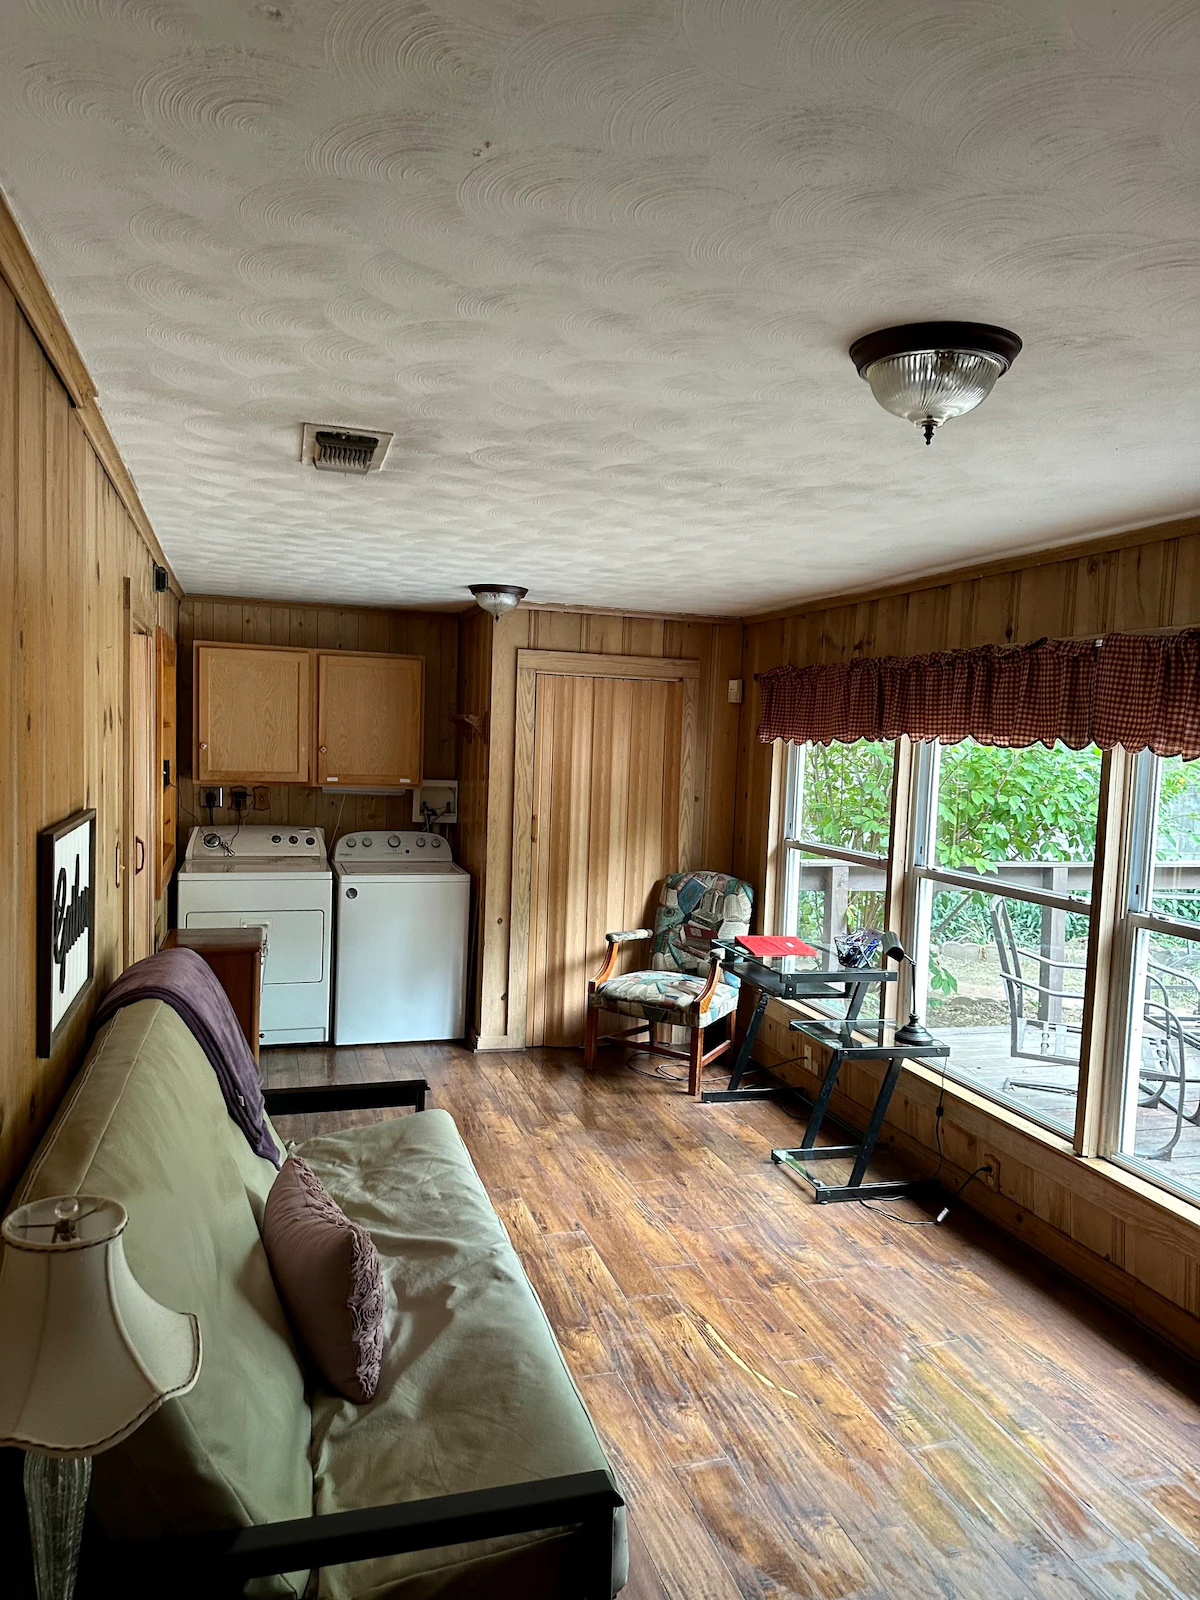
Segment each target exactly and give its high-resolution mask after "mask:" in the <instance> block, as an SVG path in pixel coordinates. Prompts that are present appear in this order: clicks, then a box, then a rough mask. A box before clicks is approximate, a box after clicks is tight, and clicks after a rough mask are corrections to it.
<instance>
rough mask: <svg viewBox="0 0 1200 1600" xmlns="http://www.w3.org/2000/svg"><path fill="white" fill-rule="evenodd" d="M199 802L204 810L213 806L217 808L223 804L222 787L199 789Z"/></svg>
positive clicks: (223, 793) (223, 792)
mask: <svg viewBox="0 0 1200 1600" xmlns="http://www.w3.org/2000/svg"><path fill="white" fill-rule="evenodd" d="M200 804H201V805H202V806H203V807H204V809H205V810H206V811H211V810H213V808H214V807H215V808H217V809H219V808H220V807H221V806H223V805H224V804H225V791H224V789H201V791H200Z"/></svg>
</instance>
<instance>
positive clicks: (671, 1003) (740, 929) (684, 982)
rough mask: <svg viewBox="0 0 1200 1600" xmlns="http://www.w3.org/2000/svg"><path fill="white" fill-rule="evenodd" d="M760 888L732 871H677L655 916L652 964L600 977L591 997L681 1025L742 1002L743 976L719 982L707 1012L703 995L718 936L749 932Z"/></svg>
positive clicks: (626, 1012) (700, 1023) (608, 1007)
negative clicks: (604, 979) (602, 980)
mask: <svg viewBox="0 0 1200 1600" xmlns="http://www.w3.org/2000/svg"><path fill="white" fill-rule="evenodd" d="M753 907H754V891H753V889H752V888H751V887H750V885H749V884H748V883H743V882H742V880H741V879H740V878H735V877H733V876H731V874H729V873H727V872H672V873H670V874H669V875H668V876H667V878H666V879H665V881H664V883H663V887H662V893H661V895H660V896H659V901H658V913H657V915H656V917H655V919H654V942H653V944H652V946H651V955H650V965H651V969H652V970H651V971H649V972H627V973H624V974H623V975H622V976H620V977H616V978H610V979H609V980H608V982H607V983H602V984H601V985H600V986H599V988H598V989H597V990H596V992H595V993H594V994H593V995H591V996H590V997H589V1004H590V1005H592V1006H597V1007H600V1008H602V1009H603V1010H605V1011H616V1012H618V1013H620V1014H621V1015H623V1016H627V1017H645V1018H646V1020H647V1021H649V1022H665V1023H673V1024H674V1025H676V1026H677V1027H693V1028H695V1027H707V1026H708V1024H709V1023H710V1022H716V1021H718V1020H719V1019H720V1018H721V1017H725V1016H728V1014H729V1013H730V1012H731V1011H732V1010H733V1008H734V1007H735V1006H736V1005H737V991H738V980H737V979H736V978H734V977H730V976H725V977H723V978H722V980H721V982H720V983H718V984H717V987H716V989H715V990H714V991H713V995H712V998H711V999H710V1000H709V1003H708V1009H707V1010H706V1011H705V1013H704V1015H703V1017H701V1015H700V1010H699V1006H698V1004H697V1002H698V1001H699V998H700V994H701V991H702V990H703V989H704V986H705V984H706V983H707V981H708V974H709V969H710V967H711V965H712V945H713V940H714V939H718V938H719V939H730V940H732V939H736V938H737V936H738V934H740V933H749V931H750V917H751V913H752V911H753Z"/></svg>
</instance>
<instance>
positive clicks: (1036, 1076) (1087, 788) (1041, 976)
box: [913, 739, 1101, 1134]
mask: <svg viewBox="0 0 1200 1600" xmlns="http://www.w3.org/2000/svg"><path fill="white" fill-rule="evenodd" d="M917 771H918V784H917V815H916V818H915V821H916V827H917V834H916V849H915V852H914V854H915V862H916V865H915V872H914V877H915V883H914V885H913V890H914V892H915V918H914V922H915V929H916V938H915V946H916V954H917V963H918V964H917V988H918V992H917V997H916V999H917V1006H918V1009H921V1010H923V1012H924V1014H925V1017H926V1020H927V1022H928V1025H929V1027H930V1028H931V1029H932V1031H933V1032H934V1033H935V1034H936V1035H937V1036H938V1037H939V1038H941V1039H944V1040H945V1042H946V1043H947V1044H949V1045H950V1047H951V1056H950V1062H949V1065H948V1068H947V1071H948V1073H949V1075H950V1076H952V1077H956V1078H958V1079H960V1080H961V1081H963V1082H965V1083H967V1084H969V1085H970V1086H971V1087H972V1088H974V1089H977V1090H978V1091H979V1092H980V1093H982V1094H986V1095H988V1096H990V1097H991V1098H993V1099H996V1100H1000V1101H1002V1102H1005V1103H1007V1104H1009V1105H1011V1106H1013V1107H1014V1108H1015V1109H1018V1110H1020V1111H1022V1112H1023V1113H1024V1114H1025V1115H1027V1116H1029V1117H1032V1118H1033V1119H1035V1120H1036V1121H1039V1122H1042V1123H1045V1124H1047V1125H1049V1126H1051V1127H1053V1128H1055V1129H1057V1130H1058V1131H1060V1132H1065V1133H1067V1134H1070V1133H1072V1132H1073V1130H1074V1127H1075V1112H1076V1100H1077V1096H1078V1087H1079V1046H1080V1039H1081V1036H1082V1027H1083V1006H1084V986H1085V977H1086V970H1087V946H1088V929H1089V921H1090V915H1091V895H1092V868H1093V863H1094V860H1095V852H1096V819H1097V814H1098V810H1099V801H1100V774H1101V754H1100V751H1099V750H1097V749H1095V748H1091V749H1086V750H1079V751H1075V750H1069V749H1068V748H1067V747H1066V746H1065V745H1061V744H1058V745H1055V746H1054V747H1053V748H1052V749H1049V750H1048V749H1046V748H1045V747H1044V746H1042V745H1032V746H1030V747H1029V748H1027V749H1022V750H1009V749H1001V748H997V747H995V746H990V745H982V744H977V743H976V742H975V741H974V740H973V739H967V740H964V741H963V742H962V743H961V744H956V745H948V746H944V747H943V746H940V745H935V744H927V745H923V746H920V747H919V749H918V765H917Z"/></svg>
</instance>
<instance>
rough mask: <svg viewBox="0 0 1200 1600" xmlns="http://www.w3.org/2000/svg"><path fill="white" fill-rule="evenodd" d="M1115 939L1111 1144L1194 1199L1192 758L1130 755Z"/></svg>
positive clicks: (1198, 900) (1197, 1002)
mask: <svg viewBox="0 0 1200 1600" xmlns="http://www.w3.org/2000/svg"><path fill="white" fill-rule="evenodd" d="M1129 831H1130V844H1129V873H1128V880H1129V882H1128V900H1127V906H1126V910H1125V917H1124V925H1123V928H1122V939H1121V943H1122V945H1123V948H1124V951H1125V960H1126V967H1127V970H1128V974H1129V984H1128V990H1127V993H1128V1013H1127V1017H1126V1030H1125V1049H1124V1052H1123V1058H1124V1060H1123V1065H1124V1071H1123V1074H1122V1082H1121V1103H1120V1109H1119V1113H1118V1117H1117V1127H1118V1138H1117V1148H1116V1150H1115V1152H1114V1154H1115V1156H1116V1158H1117V1159H1118V1160H1120V1161H1121V1162H1122V1164H1125V1165H1129V1166H1132V1167H1135V1168H1138V1169H1141V1170H1142V1171H1143V1174H1144V1176H1146V1177H1150V1178H1153V1179H1154V1180H1155V1181H1156V1182H1158V1183H1164V1184H1166V1185H1167V1186H1168V1187H1171V1188H1173V1189H1176V1190H1178V1191H1179V1192H1181V1193H1183V1194H1185V1195H1186V1196H1187V1197H1188V1198H1191V1199H1198V1198H1200V1131H1198V1126H1197V1125H1198V1124H1200V761H1181V760H1180V759H1179V758H1178V757H1172V758H1166V759H1161V758H1157V757H1154V756H1150V755H1143V756H1141V757H1139V758H1138V763H1137V767H1136V770H1135V777H1134V803H1133V815H1132V820H1131V824H1130V830H1129Z"/></svg>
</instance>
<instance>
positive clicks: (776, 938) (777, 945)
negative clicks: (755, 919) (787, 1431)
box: [737, 933, 817, 956]
mask: <svg viewBox="0 0 1200 1600" xmlns="http://www.w3.org/2000/svg"><path fill="white" fill-rule="evenodd" d="M737 942H738V943H739V944H740V945H742V946H743V948H744V949H746V950H749V952H750V954H751V955H752V956H815V955H816V953H817V952H816V951H815V950H814V949H813V947H812V945H810V944H805V942H804V940H803V939H797V938H796V936H795V934H791V933H739V934H738V938H737Z"/></svg>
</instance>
